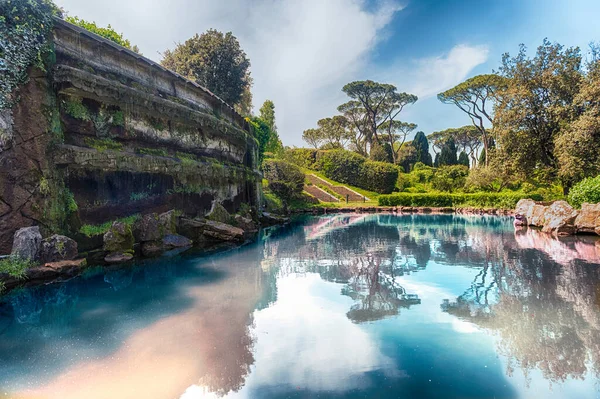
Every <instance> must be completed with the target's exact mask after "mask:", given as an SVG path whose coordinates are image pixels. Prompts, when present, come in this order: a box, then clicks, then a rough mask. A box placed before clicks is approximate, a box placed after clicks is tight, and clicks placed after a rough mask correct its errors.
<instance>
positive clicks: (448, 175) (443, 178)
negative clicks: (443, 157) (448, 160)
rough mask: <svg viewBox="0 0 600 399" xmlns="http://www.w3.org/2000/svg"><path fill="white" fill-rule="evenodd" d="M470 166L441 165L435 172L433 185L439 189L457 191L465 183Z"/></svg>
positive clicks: (432, 180)
mask: <svg viewBox="0 0 600 399" xmlns="http://www.w3.org/2000/svg"><path fill="white" fill-rule="evenodd" d="M468 175H469V168H468V167H467V166H464V165H452V166H440V167H439V168H437V169H436V170H435V171H434V173H433V178H432V179H431V186H432V187H433V188H434V189H435V190H439V191H455V190H458V189H461V188H463V187H464V185H465V181H466V180H467V176H468Z"/></svg>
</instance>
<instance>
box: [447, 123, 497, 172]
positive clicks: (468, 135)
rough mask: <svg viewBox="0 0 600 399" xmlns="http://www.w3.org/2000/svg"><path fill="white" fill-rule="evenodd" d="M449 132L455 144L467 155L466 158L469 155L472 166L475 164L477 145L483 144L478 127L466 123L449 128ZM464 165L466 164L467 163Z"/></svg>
mask: <svg viewBox="0 0 600 399" xmlns="http://www.w3.org/2000/svg"><path fill="white" fill-rule="evenodd" d="M449 133H450V135H452V137H453V138H454V141H455V143H456V146H457V147H458V148H459V149H460V150H461V151H462V152H465V154H466V155H468V157H467V160H468V158H469V157H470V158H471V163H472V165H473V167H475V166H477V152H478V150H479V147H480V146H481V145H482V144H483V142H482V141H481V135H480V132H479V129H477V128H476V127H475V126H473V125H467V126H463V127H459V128H456V129H450V130H449ZM488 140H489V139H488ZM488 150H489V146H488ZM484 164H485V161H484ZM466 165H467V166H468V164H466Z"/></svg>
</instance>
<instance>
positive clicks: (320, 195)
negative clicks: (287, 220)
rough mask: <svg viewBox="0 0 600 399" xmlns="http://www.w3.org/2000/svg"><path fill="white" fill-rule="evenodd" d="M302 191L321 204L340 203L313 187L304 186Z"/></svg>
mask: <svg viewBox="0 0 600 399" xmlns="http://www.w3.org/2000/svg"><path fill="white" fill-rule="evenodd" d="M304 191H306V192H307V193H309V194H310V195H312V196H313V197H315V198H316V199H318V200H319V201H321V202H340V200H339V199H337V198H336V197H334V196H333V195H331V194H329V193H328V192H327V191H325V190H323V189H321V188H319V187H317V186H315V185H312V186H309V185H308V184H305V185H304Z"/></svg>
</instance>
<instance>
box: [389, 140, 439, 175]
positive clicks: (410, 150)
mask: <svg viewBox="0 0 600 399" xmlns="http://www.w3.org/2000/svg"><path fill="white" fill-rule="evenodd" d="M413 143H414V142H411V143H404V145H402V147H400V149H399V150H398V158H397V163H398V165H400V166H401V167H402V168H403V169H404V172H406V173H409V172H410V169H411V168H412V166H413V165H414V164H416V163H417V162H422V161H419V160H418V159H417V156H418V150H417V149H416V148H415V146H414V145H413ZM429 162H430V163H431V154H429ZM423 163H424V162H423ZM424 164H425V163H424ZM429 166H431V165H429Z"/></svg>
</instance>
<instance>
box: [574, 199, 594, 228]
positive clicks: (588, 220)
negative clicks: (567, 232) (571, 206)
mask: <svg viewBox="0 0 600 399" xmlns="http://www.w3.org/2000/svg"><path fill="white" fill-rule="evenodd" d="M575 227H576V228H577V232H580V233H596V234H600V204H588V203H584V204H582V205H581V211H580V212H579V215H577V219H575Z"/></svg>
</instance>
